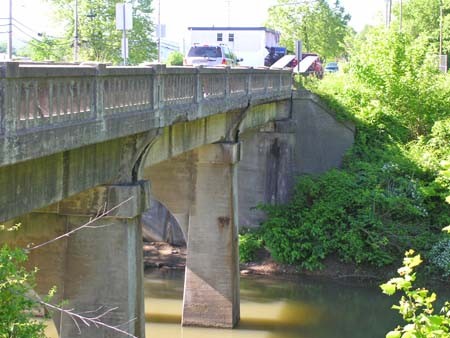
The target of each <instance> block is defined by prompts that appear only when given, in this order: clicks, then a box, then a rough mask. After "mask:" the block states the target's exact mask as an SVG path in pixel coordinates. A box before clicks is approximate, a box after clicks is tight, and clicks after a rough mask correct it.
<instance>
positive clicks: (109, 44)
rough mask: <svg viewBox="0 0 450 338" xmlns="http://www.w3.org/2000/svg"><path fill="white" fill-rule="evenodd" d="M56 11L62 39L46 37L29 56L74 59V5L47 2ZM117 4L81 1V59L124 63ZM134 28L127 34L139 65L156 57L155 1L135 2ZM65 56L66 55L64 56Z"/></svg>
mask: <svg viewBox="0 0 450 338" xmlns="http://www.w3.org/2000/svg"><path fill="white" fill-rule="evenodd" d="M47 1H49V2H50V3H52V5H53V6H54V8H56V13H57V14H56V15H57V20H58V21H59V22H60V23H61V24H62V25H64V27H65V33H64V37H62V38H54V37H44V38H43V39H42V40H41V41H34V42H32V43H31V44H30V46H29V51H28V53H29V55H30V56H31V57H32V58H33V59H35V60H42V59H52V60H58V61H60V60H63V59H64V60H71V59H72V54H73V52H72V48H73V40H74V38H73V32H74V26H75V25H74V15H73V13H74V8H73V6H74V2H73V1H72V0H47ZM116 3H117V1H107V2H105V1H104V0H89V1H88V0H78V39H79V59H80V60H83V61H99V62H112V63H115V64H118V63H120V62H121V61H122V55H121V43H122V31H119V30H117V29H116V26H115V10H116V9H115V5H116ZM131 4H132V5H133V29H132V30H131V31H127V38H128V47H129V48H128V49H129V58H128V61H129V63H130V64H139V63H141V62H143V61H148V60H151V59H153V58H154V56H155V54H156V44H155V43H154V42H153V41H152V39H151V35H152V32H153V24H152V22H151V17H150V15H151V13H152V8H151V4H152V1H151V0H139V1H138V0H133V1H131ZM61 54H62V55H61Z"/></svg>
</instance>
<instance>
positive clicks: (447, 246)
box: [429, 238, 450, 277]
mask: <svg viewBox="0 0 450 338" xmlns="http://www.w3.org/2000/svg"><path fill="white" fill-rule="evenodd" d="M429 262H430V264H432V265H434V266H435V267H437V268H438V269H440V270H441V271H442V275H443V276H444V277H450V239H449V238H445V239H443V240H441V241H439V242H437V243H436V244H435V245H433V247H432V248H431V250H430V253H429Z"/></svg>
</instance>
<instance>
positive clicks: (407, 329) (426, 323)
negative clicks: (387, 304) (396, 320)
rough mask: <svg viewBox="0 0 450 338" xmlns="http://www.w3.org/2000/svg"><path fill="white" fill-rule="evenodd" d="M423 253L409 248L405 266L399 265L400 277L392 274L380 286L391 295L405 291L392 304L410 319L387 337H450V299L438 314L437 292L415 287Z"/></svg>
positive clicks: (406, 319)
mask: <svg viewBox="0 0 450 338" xmlns="http://www.w3.org/2000/svg"><path fill="white" fill-rule="evenodd" d="M421 262H422V259H421V258H420V255H414V251H412V250H410V251H408V252H407V253H406V255H405V258H404V259H403V267H401V268H400V269H398V274H399V277H396V278H392V279H391V280H389V281H388V282H387V283H385V284H382V285H381V286H380V287H381V289H382V290H383V293H385V294H387V295H389V296H391V295H394V294H395V293H396V292H397V291H400V292H402V293H403V295H402V297H401V298H400V301H399V303H398V305H394V306H392V308H393V309H395V310H398V312H399V314H400V315H401V316H402V317H403V319H404V320H405V322H406V323H407V324H406V325H404V326H398V327H397V328H395V329H394V330H392V331H390V332H388V333H387V334H386V338H438V337H439V338H449V337H450V303H448V302H445V304H444V306H443V307H442V309H441V310H440V312H439V313H438V314H435V313H434V312H435V309H434V305H433V303H434V302H435V301H436V299H437V296H436V294H435V293H431V294H430V292H429V291H428V290H427V289H424V288H418V289H413V283H414V281H415V280H416V273H415V269H416V267H417V266H418V265H419V264H421Z"/></svg>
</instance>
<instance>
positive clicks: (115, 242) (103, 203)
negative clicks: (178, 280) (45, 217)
mask: <svg viewBox="0 0 450 338" xmlns="http://www.w3.org/2000/svg"><path fill="white" fill-rule="evenodd" d="M148 191H149V189H148V186H147V185H146V182H142V183H141V184H133V185H109V186H99V187H96V188H94V189H91V190H89V191H86V192H83V193H81V194H78V195H76V196H75V197H73V198H69V199H67V200H64V201H62V202H60V203H58V204H57V205H56V208H57V210H55V211H56V212H57V213H58V214H59V215H63V216H64V217H65V220H66V222H67V225H68V230H69V231H70V230H71V229H75V228H77V227H79V226H81V225H84V224H86V223H87V222H88V221H89V219H90V218H91V217H93V216H95V215H96V214H97V213H98V210H103V208H105V210H108V209H111V208H113V207H115V206H117V205H119V204H120V203H123V204H122V205H120V206H119V207H117V208H116V209H114V210H113V211H112V212H111V213H110V214H108V215H107V216H106V217H104V218H102V219H100V220H98V221H96V222H95V223H94V224H92V227H89V228H85V229H82V230H79V231H77V232H75V233H73V234H72V235H71V236H70V237H69V238H68V241H67V249H66V257H67V258H66V267H65V276H64V289H63V290H60V291H62V292H63V296H62V299H64V300H67V301H68V304H67V305H65V306H64V307H65V308H68V309H74V310H75V311H76V312H83V313H84V314H85V315H86V316H90V317H93V316H95V315H99V314H101V313H104V312H106V311H108V310H109V309H112V308H117V309H115V310H114V311H111V312H109V313H108V314H107V315H105V316H104V317H102V318H101V320H102V321H103V322H105V323H108V324H109V325H111V326H117V325H121V324H123V325H121V326H120V328H121V329H122V330H125V331H127V332H129V333H131V334H133V335H135V336H137V337H139V338H142V337H145V330H144V329H145V319H144V303H143V302H144V295H143V285H142V282H143V264H142V230H141V226H140V215H141V213H142V212H143V211H144V210H145V209H147V207H148V206H147V203H146V201H147V200H148V199H149V196H148ZM127 200H128V201H127ZM124 201H127V202H124ZM88 311H92V312H90V313H89V312H88ZM59 326H60V327H59V331H60V337H62V338H72V337H73V338H75V337H77V338H79V337H89V338H100V337H101V338H106V337H108V338H110V337H111V338H112V337H123V334H119V333H117V332H114V331H113V330H111V329H104V328H95V327H93V325H91V327H90V328H86V327H85V326H84V325H83V324H81V323H79V327H80V329H81V330H80V329H79V328H78V327H77V326H76V325H75V324H74V322H73V320H72V319H71V318H70V317H68V316H62V317H61V320H60V324H59ZM80 331H81V332H80Z"/></svg>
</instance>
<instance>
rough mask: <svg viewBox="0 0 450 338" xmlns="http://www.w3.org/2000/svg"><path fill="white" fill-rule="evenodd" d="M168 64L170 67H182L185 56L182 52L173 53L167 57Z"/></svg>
mask: <svg viewBox="0 0 450 338" xmlns="http://www.w3.org/2000/svg"><path fill="white" fill-rule="evenodd" d="M166 62H167V64H168V65H169V66H182V65H183V54H181V53H180V52H178V51H177V52H172V53H170V54H169V56H168V57H167V61H166Z"/></svg>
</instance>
